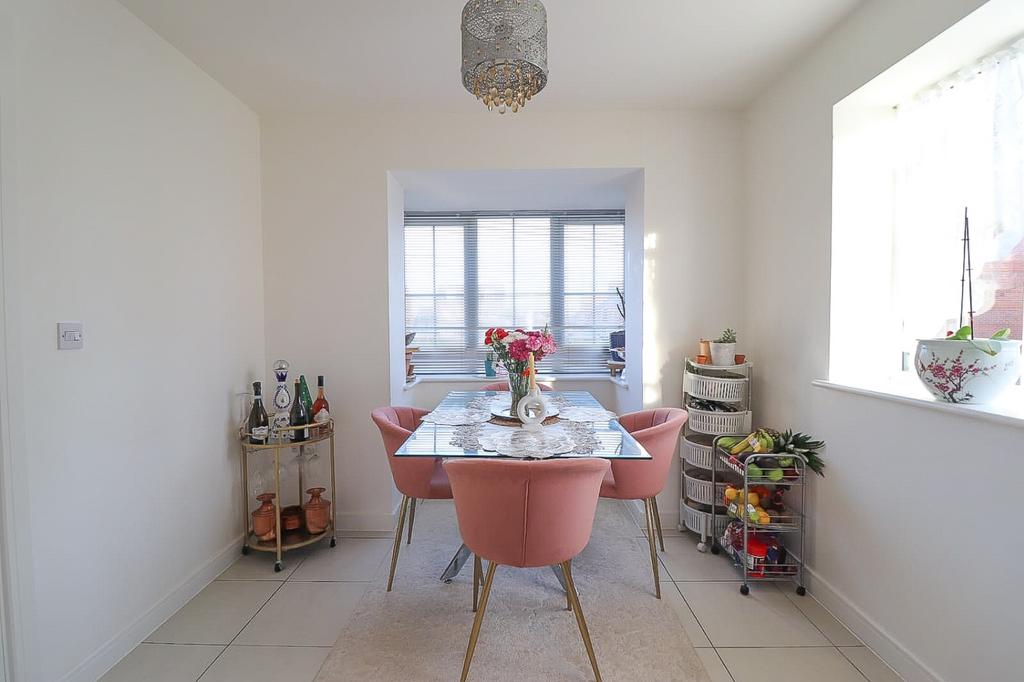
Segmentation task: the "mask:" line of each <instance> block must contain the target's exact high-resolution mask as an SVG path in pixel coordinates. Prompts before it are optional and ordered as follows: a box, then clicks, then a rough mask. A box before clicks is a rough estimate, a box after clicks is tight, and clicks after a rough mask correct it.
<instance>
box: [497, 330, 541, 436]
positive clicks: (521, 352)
mask: <svg viewBox="0 0 1024 682" xmlns="http://www.w3.org/2000/svg"><path fill="white" fill-rule="evenodd" d="M484 345H485V346H488V347H489V348H490V349H491V351H492V352H493V353H494V354H495V356H496V357H497V359H498V361H499V362H500V363H501V364H502V366H504V368H505V369H506V370H507V371H508V390H509V392H510V393H511V397H512V401H511V404H510V405H509V411H508V413H509V416H510V417H512V418H513V419H517V418H518V417H517V416H516V407H517V406H518V405H519V401H520V400H522V399H523V398H525V397H526V394H527V393H528V392H529V387H530V370H529V366H528V363H529V361H530V355H531V354H532V355H533V357H534V361H535V362H540V361H541V360H542V359H543V358H545V357H547V356H549V355H552V354H553V353H554V352H555V350H556V349H557V346H556V344H555V339H554V337H553V336H551V334H550V333H549V332H548V328H547V327H544V329H543V331H529V332H528V331H524V330H522V329H516V330H514V331H508V330H506V329H502V328H501V327H492V328H490V329H488V330H487V332H486V333H485V334H484Z"/></svg>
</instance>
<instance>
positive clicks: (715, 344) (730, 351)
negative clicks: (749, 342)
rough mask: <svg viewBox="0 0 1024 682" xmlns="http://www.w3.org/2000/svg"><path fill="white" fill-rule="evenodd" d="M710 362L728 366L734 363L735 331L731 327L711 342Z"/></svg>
mask: <svg viewBox="0 0 1024 682" xmlns="http://www.w3.org/2000/svg"><path fill="white" fill-rule="evenodd" d="M711 364H712V365H718V366H728V365H735V364H736V332H734V331H733V330H732V329H731V328H729V329H726V330H725V331H723V332H722V335H721V336H719V337H718V338H717V339H715V340H714V341H712V342H711Z"/></svg>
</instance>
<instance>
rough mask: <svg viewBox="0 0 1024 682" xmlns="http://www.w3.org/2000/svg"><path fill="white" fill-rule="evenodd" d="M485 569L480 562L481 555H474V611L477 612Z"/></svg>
mask: <svg viewBox="0 0 1024 682" xmlns="http://www.w3.org/2000/svg"><path fill="white" fill-rule="evenodd" d="M483 577H484V569H483V566H482V565H481V563H480V555H479V554H474V555H473V613H476V605H477V600H478V598H479V595H480V583H481V582H483Z"/></svg>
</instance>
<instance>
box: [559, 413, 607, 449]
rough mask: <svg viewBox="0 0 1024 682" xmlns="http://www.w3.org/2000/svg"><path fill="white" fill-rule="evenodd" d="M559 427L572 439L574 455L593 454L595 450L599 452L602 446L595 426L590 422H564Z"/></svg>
mask: <svg viewBox="0 0 1024 682" xmlns="http://www.w3.org/2000/svg"><path fill="white" fill-rule="evenodd" d="M559 427H561V428H562V429H564V430H565V432H566V433H568V434H569V436H570V437H571V438H572V440H573V443H574V446H573V449H572V451H573V454H577V455H589V454H593V452H594V450H597V448H598V447H599V446H600V444H601V442H600V441H599V440H598V439H597V434H596V433H595V432H594V425H593V424H592V423H590V422H570V421H563V422H561V423H560V424H559Z"/></svg>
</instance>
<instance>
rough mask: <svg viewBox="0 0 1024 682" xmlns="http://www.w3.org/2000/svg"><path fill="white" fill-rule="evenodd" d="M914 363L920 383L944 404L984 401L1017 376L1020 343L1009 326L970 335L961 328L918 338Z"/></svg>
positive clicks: (1019, 368)
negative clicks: (982, 336)
mask: <svg viewBox="0 0 1024 682" xmlns="http://www.w3.org/2000/svg"><path fill="white" fill-rule="evenodd" d="M914 366H915V368H916V369H917V376H918V378H919V379H920V380H921V383H923V384H924V385H925V387H926V388H927V389H928V390H929V391H930V392H931V394H932V395H933V396H935V397H936V398H937V399H938V400H941V401H943V402H947V403H988V402H991V401H992V400H994V399H995V398H997V397H998V396H999V394H1000V393H1002V392H1003V391H1005V390H1006V389H1007V388H1009V387H1010V386H1013V385H1014V384H1016V383H1017V381H1018V380H1019V379H1020V375H1021V342H1020V341H1015V340H1013V339H1010V330H1009V329H1000V330H999V331H997V332H996V333H995V334H993V335H992V337H991V338H988V339H976V338H974V334H973V331H972V330H971V327H969V326H966V327H961V328H960V329H958V330H957V331H956V332H949V333H947V334H946V337H945V338H942V339H919V340H918V342H917V353H916V354H915V362H914Z"/></svg>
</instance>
